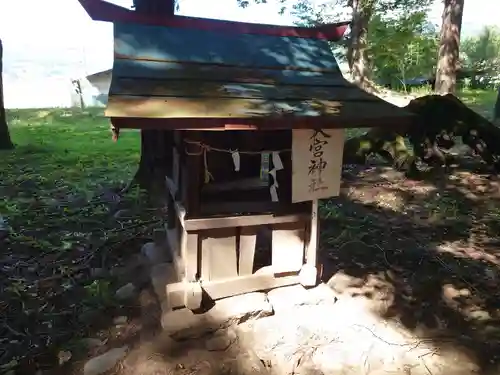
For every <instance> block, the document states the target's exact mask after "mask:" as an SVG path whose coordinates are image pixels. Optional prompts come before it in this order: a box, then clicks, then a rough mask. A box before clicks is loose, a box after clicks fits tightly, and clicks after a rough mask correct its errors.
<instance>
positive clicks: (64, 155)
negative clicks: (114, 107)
mask: <svg viewBox="0 0 500 375" xmlns="http://www.w3.org/2000/svg"><path fill="white" fill-rule="evenodd" d="M8 121H9V126H10V131H11V136H12V139H13V142H14V143H15V144H16V149H15V150H14V151H13V152H8V153H3V154H2V170H1V171H0V173H2V174H4V173H6V174H7V175H12V174H18V172H21V171H22V172H23V176H24V177H28V176H31V175H32V174H36V175H38V178H39V179H42V180H44V181H46V182H47V183H57V181H61V180H64V181H65V183H66V184H67V185H68V186H70V187H71V188H76V189H87V188H90V187H92V186H98V185H106V184H109V183H110V182H113V183H116V182H117V181H126V180H128V179H129V178H130V177H131V175H132V173H133V171H134V169H135V168H136V167H137V162H138V160H139V156H140V155H139V152H140V143H139V140H140V138H139V135H138V132H137V131H135V130H132V131H122V132H121V134H120V139H119V141H118V142H117V143H114V142H112V140H111V133H110V130H109V120H108V119H107V118H105V117H104V116H103V114H102V111H101V110H99V109H89V110H87V111H84V112H82V111H79V110H75V111H71V110H60V109H57V110H10V111H8ZM5 167H6V168H5ZM23 176H20V178H21V179H22V178H23Z"/></svg>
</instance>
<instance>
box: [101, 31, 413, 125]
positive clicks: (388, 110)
mask: <svg viewBox="0 0 500 375" xmlns="http://www.w3.org/2000/svg"><path fill="white" fill-rule="evenodd" d="M114 41H115V43H114V64H113V74H112V82H111V87H110V92H109V99H108V106H107V109H106V115H107V116H109V117H112V118H114V119H113V120H115V121H113V122H114V123H115V125H117V126H119V127H139V128H145V127H164V128H170V129H172V128H185V129H188V128H221V127H222V128H239V127H240V128H311V127H319V126H321V127H324V128H332V127H371V126H380V125H391V124H402V123H404V122H407V121H409V119H410V118H411V114H409V113H407V112H406V111H404V110H403V109H401V108H399V107H395V106H393V105H391V104H389V103H387V102H385V101H383V100H381V99H379V98H378V97H376V96H374V95H371V94H369V93H367V92H365V91H363V90H361V89H360V88H358V87H357V86H355V85H353V84H351V83H349V82H348V81H347V80H346V79H345V78H344V77H343V76H342V73H341V71H340V69H339V67H338V65H337V61H336V60H335V57H334V55H333V53H332V52H331V47H330V44H329V41H328V40H326V39H320V38H307V37H293V36H282V35H261V34H260V35H259V34H248V33H230V32H227V31H221V30H202V29H194V28H193V29H190V28H177V27H165V26H152V25H141V24H133V23H118V22H115V23H114ZM138 118H140V119H141V121H137V119H138ZM116 120H118V121H116ZM160 124H161V125H160Z"/></svg>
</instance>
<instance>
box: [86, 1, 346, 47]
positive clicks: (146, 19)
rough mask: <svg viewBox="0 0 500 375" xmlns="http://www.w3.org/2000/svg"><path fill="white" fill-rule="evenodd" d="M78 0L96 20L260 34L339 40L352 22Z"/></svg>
mask: <svg viewBox="0 0 500 375" xmlns="http://www.w3.org/2000/svg"><path fill="white" fill-rule="evenodd" d="M78 1H79V2H80V4H81V5H82V6H83V8H84V9H85V11H86V12H87V13H88V15H89V16H90V17H91V18H92V19H93V20H94V21H105V22H123V23H138V24H143V25H154V26H165V27H177V28H187V29H199V30H211V31H224V32H231V33H240V34H260V35H269V36H282V37H299V38H311V39H326V40H331V41H338V40H340V39H341V38H342V36H343V35H344V33H345V31H346V29H347V26H348V25H349V23H350V22H349V21H347V22H342V23H336V24H328V25H322V26H318V27H294V26H278V25H264V24H254V23H245V22H233V21H222V20H213V19H208V18H195V17H185V16H174V17H168V16H157V15H146V14H141V13H138V12H135V11H133V10H131V9H126V8H123V7H121V6H118V5H115V4H111V3H108V2H107V1H105V0H78Z"/></svg>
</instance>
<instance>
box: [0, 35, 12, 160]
mask: <svg viewBox="0 0 500 375" xmlns="http://www.w3.org/2000/svg"><path fill="white" fill-rule="evenodd" d="M2 76H3V44H2V40H1V39H0V150H9V149H11V148H14V144H13V143H12V140H11V139H10V133H9V127H8V126H7V116H6V115H5V105H4V101H3V79H2Z"/></svg>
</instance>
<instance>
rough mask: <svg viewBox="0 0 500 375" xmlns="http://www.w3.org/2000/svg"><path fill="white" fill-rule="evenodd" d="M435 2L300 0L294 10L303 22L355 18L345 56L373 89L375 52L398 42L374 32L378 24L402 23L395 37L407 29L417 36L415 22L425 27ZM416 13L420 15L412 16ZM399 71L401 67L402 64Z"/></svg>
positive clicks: (353, 70)
mask: <svg viewBox="0 0 500 375" xmlns="http://www.w3.org/2000/svg"><path fill="white" fill-rule="evenodd" d="M431 2H432V1H431V0H330V1H324V2H323V3H322V4H320V5H318V4H316V2H315V1H312V0H299V1H298V2H297V3H296V4H295V5H294V6H293V12H292V13H293V14H294V15H295V16H296V17H297V18H298V19H299V21H300V23H301V24H302V25H315V24H321V23H327V22H338V21H341V20H345V19H346V18H347V19H352V22H351V32H350V35H349V36H348V37H347V40H346V43H345V45H346V50H345V56H346V59H347V62H348V64H349V70H350V72H351V75H352V78H353V80H354V82H356V83H357V84H359V85H361V86H362V87H363V88H365V89H367V90H371V89H373V85H372V84H371V78H372V76H373V69H374V67H375V64H376V62H375V61H374V59H376V58H377V55H375V54H374V52H379V51H381V50H382V49H383V47H384V45H385V44H386V43H387V44H391V43H392V44H394V43H393V42H394V40H389V39H387V40H385V39H384V40H382V39H381V38H380V33H378V35H377V33H376V32H375V33H373V32H371V31H372V28H373V27H374V26H375V27H377V28H378V29H379V30H381V29H383V28H384V27H383V26H384V25H397V24H399V26H397V27H395V28H394V29H393V30H392V31H394V32H392V33H391V37H398V36H397V33H395V32H396V31H398V32H401V31H403V30H405V31H406V33H405V34H404V36H405V37H408V36H410V34H411V35H415V36H416V35H417V33H416V32H415V33H413V31H412V30H411V29H410V28H411V27H413V26H415V24H414V23H415V22H417V21H418V22H420V26H422V27H421V28H420V29H423V25H426V26H428V24H429V23H428V22H427V18H426V17H427V16H426V14H427V10H428V8H429V6H430V4H431ZM349 13H351V14H350V15H349ZM413 15H418V16H417V17H416V18H412V17H413ZM418 22H417V23H418ZM417 30H418V28H417ZM427 31H428V30H426V33H427ZM425 35H427V34H425ZM374 36H375V38H374ZM374 41H376V43H378V44H379V45H378V47H379V48H376V49H372V47H373V46H374V44H373V42H374ZM381 42H382V44H380V43H381ZM399 43H401V40H400V42H399ZM429 45H432V43H429ZM400 46H403V45H402V44H400ZM414 57H415V56H414V55H413V58H414ZM433 59H434V58H433ZM398 71H401V66H400V67H399V68H398Z"/></svg>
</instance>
